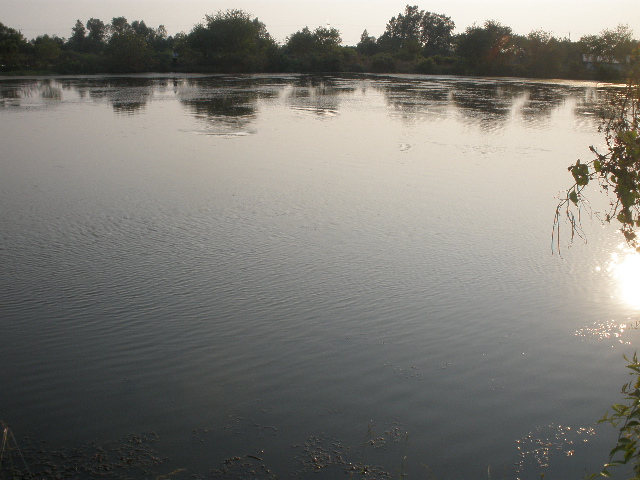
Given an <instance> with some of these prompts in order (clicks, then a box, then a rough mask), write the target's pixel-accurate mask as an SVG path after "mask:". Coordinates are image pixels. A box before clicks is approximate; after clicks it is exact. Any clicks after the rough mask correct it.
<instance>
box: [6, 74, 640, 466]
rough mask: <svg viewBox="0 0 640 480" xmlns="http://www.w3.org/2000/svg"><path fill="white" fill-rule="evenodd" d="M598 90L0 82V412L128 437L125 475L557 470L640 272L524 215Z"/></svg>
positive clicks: (586, 425)
mask: <svg viewBox="0 0 640 480" xmlns="http://www.w3.org/2000/svg"><path fill="white" fill-rule="evenodd" d="M610 88H614V87H611V86H606V85H597V84H592V83H577V82H533V81H525V80H492V79H471V78H456V77H441V78H440V77H424V76H420V77H417V76H416V77H411V76H389V77H370V76H369V77H365V76H362V77H324V78H312V77H304V76H250V77H249V76H247V77H243V76H240V77H235V76H234V77H232V76H213V77H211V76H178V77H175V78H174V77H156V76H146V77H126V78H122V77H100V78H94V77H87V78H65V77H63V78H51V79H44V78H30V79H15V78H14V79H3V80H0V93H1V99H0V125H1V126H2V128H1V130H0V171H1V172H2V174H1V175H0V205H1V208H0V227H1V228H0V268H1V270H0V272H1V274H0V326H1V328H2V342H1V344H0V365H2V368H1V369H0V385H2V388H0V419H2V420H4V421H5V422H7V423H8V424H9V425H11V427H12V431H13V432H14V434H15V435H16V437H17V438H18V440H19V441H24V442H25V443H27V442H28V440H26V438H27V437H29V438H32V439H33V438H35V439H37V440H38V441H40V440H42V441H44V442H46V445H49V446H55V448H61V449H65V448H69V449H72V448H75V447H76V446H78V445H86V444H90V443H91V442H96V443H97V444H103V443H105V442H117V441H118V439H122V438H125V437H126V436H127V435H130V434H131V433H136V434H138V433H142V432H154V434H155V435H157V441H156V442H154V444H153V448H154V450H155V451H157V452H158V455H159V456H161V457H163V458H165V457H166V458H167V460H165V462H164V463H163V464H161V465H154V466H153V467H152V471H153V475H151V474H150V473H148V472H147V473H146V474H140V475H139V478H145V476H149V477H153V478H155V477H156V476H158V475H161V474H167V473H169V472H171V471H172V470H174V469H177V468H183V469H184V470H183V471H182V472H180V473H177V474H176V475H175V477H174V478H191V476H192V475H194V474H195V475H200V476H201V477H200V478H212V477H215V476H216V474H215V472H212V471H211V470H212V469H221V466H225V465H226V468H227V470H228V471H229V472H230V473H228V474H227V476H228V478H234V477H240V476H241V475H245V476H246V477H247V478H255V477H259V478H271V477H274V476H277V478H291V477H308V476H311V477H312V478H336V477H338V478H340V477H347V478H348V473H345V471H346V472H351V474H352V475H356V477H357V476H358V475H359V473H358V472H359V471H361V470H362V467H363V466H367V467H368V468H369V469H370V470H369V471H370V472H371V473H370V475H369V477H371V476H374V477H376V478H388V477H385V474H388V475H389V476H393V477H394V478H398V476H399V475H400V473H401V472H402V473H406V474H409V475H410V477H409V478H438V479H471V478H487V476H488V474H487V471H488V469H489V471H490V475H491V478H521V479H529V478H540V473H541V472H543V473H545V474H546V477H545V478H548V479H554V478H561V479H568V478H582V476H583V474H584V473H585V472H587V473H588V472H591V471H593V470H595V469H597V468H598V466H599V465H601V463H602V462H604V461H605V460H606V455H607V452H608V451H609V449H610V447H611V446H612V442H613V441H614V439H615V432H614V431H613V429H612V428H610V427H604V426H598V427H594V422H595V421H596V420H597V419H599V418H600V417H601V416H602V414H603V413H604V412H605V411H606V409H607V407H608V405H610V404H612V403H614V402H617V401H619V400H620V399H621V398H620V395H619V393H618V392H619V389H620V386H621V385H622V383H623V382H625V381H626V379H627V376H626V373H625V371H624V370H625V369H624V361H623V359H622V355H623V354H624V353H627V354H629V353H633V351H634V349H635V348H637V344H638V341H639V340H640V336H639V333H638V328H639V325H640V324H636V321H637V320H639V319H640V317H639V313H638V312H639V305H638V302H637V301H636V300H637V296H638V295H637V291H638V288H639V287H638V283H634V281H635V280H634V279H633V278H632V277H633V276H634V275H633V274H634V272H635V271H637V270H638V268H634V267H633V265H632V266H631V267H629V265H630V264H629V263H625V261H624V259H625V254H624V252H623V250H621V249H620V248H619V243H620V240H621V236H620V235H619V234H618V233H616V231H615V228H614V227H609V228H601V227H600V224H599V223H598V222H597V221H594V222H590V221H588V220H587V221H586V222H585V225H584V226H585V230H586V233H587V238H588V243H587V244H586V245H583V244H581V243H579V244H576V245H574V246H573V247H572V248H565V249H563V251H562V256H558V255H552V254H551V226H552V221H553V212H554V209H555V206H556V203H557V200H556V199H555V198H554V197H555V196H556V195H557V194H558V192H559V191H560V190H562V189H564V188H566V187H567V186H569V183H570V180H571V178H570V175H569V174H568V173H567V169H566V167H567V166H568V165H569V164H571V163H574V162H575V161H576V159H578V158H581V159H583V160H585V161H586V160H589V159H590V154H589V150H588V146H589V145H591V144H595V145H598V144H599V143H601V135H600V134H599V133H598V131H597V127H598V124H599V120H598V112H599V102H601V101H602V99H603V98H604V95H605V93H606V90H607V89H610ZM592 201H593V203H594V206H595V207H599V206H601V204H603V202H602V199H599V198H598V196H597V194H596V193H593V194H592ZM563 234H564V235H565V237H564V238H563V242H562V244H563V245H566V243H567V242H566V240H568V235H569V231H568V230H566V229H565V231H564V232H563ZM616 266H618V267H616ZM625 266H626V270H625ZM629 272H630V273H629ZM621 324H623V325H625V326H626V328H621V327H620V325H621ZM21 439H25V440H21ZM52 448H53V447H52ZM248 455H249V456H248ZM229 459H231V460H229ZM234 459H235V460H234ZM225 460H227V462H226V463H225ZM350 464H351V465H355V466H356V467H354V468H356V470H353V471H351V470H349V468H350ZM320 466H324V468H320V469H317V468H316V467H320ZM234 469H235V470H234ZM251 471H253V472H254V473H251ZM354 472H355V473H354ZM218 473H220V472H218ZM181 475H182V476H181Z"/></svg>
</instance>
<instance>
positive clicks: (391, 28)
mask: <svg viewBox="0 0 640 480" xmlns="http://www.w3.org/2000/svg"><path fill="white" fill-rule="evenodd" d="M454 28H455V23H454V22H453V21H452V20H451V18H450V17H447V16H445V15H440V14H436V13H432V12H425V11H424V10H420V9H419V8H418V7H417V6H415V5H414V6H411V5H407V6H406V7H405V11H404V13H400V14H398V16H396V17H392V18H391V20H389V22H388V23H387V26H386V29H385V32H384V33H383V34H382V36H381V37H380V38H379V39H378V44H379V46H380V48H381V49H382V50H384V51H386V52H390V53H398V52H400V53H402V54H403V55H404V57H405V58H411V57H415V56H416V55H418V54H420V53H424V54H425V55H428V56H432V55H446V54H449V53H450V52H451V43H452V40H453V29H454Z"/></svg>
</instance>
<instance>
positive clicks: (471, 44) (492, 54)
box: [456, 20, 517, 75]
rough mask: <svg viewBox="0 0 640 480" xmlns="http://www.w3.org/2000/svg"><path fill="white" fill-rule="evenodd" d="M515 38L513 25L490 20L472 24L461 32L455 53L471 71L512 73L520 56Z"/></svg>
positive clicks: (500, 73)
mask: <svg viewBox="0 0 640 480" xmlns="http://www.w3.org/2000/svg"><path fill="white" fill-rule="evenodd" d="M512 40H513V32H512V30H511V27H507V26H505V25H502V24H500V23H499V22H496V21H494V20H487V21H486V22H485V23H484V25H482V26H478V25H472V26H470V27H468V28H467V29H466V30H465V32H464V33H463V34H461V35H459V37H458V39H457V51H456V53H457V54H458V56H459V57H460V59H461V60H462V62H463V63H464V65H465V66H466V67H467V68H468V70H469V72H468V73H473V74H479V75H509V74H512V73H513V65H514V62H515V61H516V58H517V52H516V50H515V49H514V48H513V47H514V45H513V42H512Z"/></svg>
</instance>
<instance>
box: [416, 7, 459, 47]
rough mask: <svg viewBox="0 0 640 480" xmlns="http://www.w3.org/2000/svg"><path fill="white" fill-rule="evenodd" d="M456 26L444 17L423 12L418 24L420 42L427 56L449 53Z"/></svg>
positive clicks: (448, 18)
mask: <svg viewBox="0 0 640 480" xmlns="http://www.w3.org/2000/svg"><path fill="white" fill-rule="evenodd" d="M455 27H456V24H455V23H454V22H453V20H451V18H450V17H447V16H446V15H440V14H437V13H431V12H424V13H423V14H422V20H421V24H420V41H421V43H422V47H423V49H424V53H425V55H427V56H432V55H447V54H449V53H451V43H452V40H453V29H454V28H455Z"/></svg>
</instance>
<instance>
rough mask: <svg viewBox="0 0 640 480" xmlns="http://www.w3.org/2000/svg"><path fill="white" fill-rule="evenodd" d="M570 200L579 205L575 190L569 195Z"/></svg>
mask: <svg viewBox="0 0 640 480" xmlns="http://www.w3.org/2000/svg"><path fill="white" fill-rule="evenodd" d="M569 200H571V201H572V202H573V203H575V204H576V205H578V194H577V193H576V191H575V190H571V192H570V193H569Z"/></svg>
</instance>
